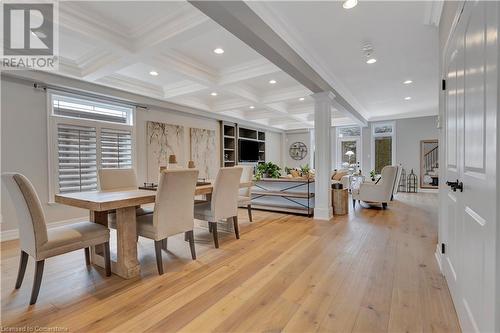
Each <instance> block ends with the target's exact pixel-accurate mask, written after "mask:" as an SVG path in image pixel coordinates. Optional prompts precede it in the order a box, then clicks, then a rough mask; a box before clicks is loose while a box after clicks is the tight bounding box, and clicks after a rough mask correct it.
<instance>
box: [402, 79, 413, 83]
mask: <svg viewBox="0 0 500 333" xmlns="http://www.w3.org/2000/svg"><path fill="white" fill-rule="evenodd" d="M410 83H413V81H412V80H406V81H405V82H403V84H410Z"/></svg>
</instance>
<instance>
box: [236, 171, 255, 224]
mask: <svg viewBox="0 0 500 333" xmlns="http://www.w3.org/2000/svg"><path fill="white" fill-rule="evenodd" d="M242 169H243V170H242V172H241V179H240V181H241V182H242V183H249V182H252V180H253V166H248V165H247V166H243V167H242ZM238 207H245V208H246V209H247V210H248V219H249V220H250V222H252V186H248V187H244V188H240V190H239V196H238Z"/></svg>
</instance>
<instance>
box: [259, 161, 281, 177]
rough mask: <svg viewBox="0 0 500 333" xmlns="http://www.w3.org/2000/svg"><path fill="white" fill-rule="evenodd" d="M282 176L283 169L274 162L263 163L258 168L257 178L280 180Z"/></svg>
mask: <svg viewBox="0 0 500 333" xmlns="http://www.w3.org/2000/svg"><path fill="white" fill-rule="evenodd" d="M280 176H281V168H280V167H279V166H278V165H276V164H274V163H273V162H268V163H262V164H259V165H258V166H257V172H256V173H255V178H256V179H257V180H259V179H262V178H279V177H280Z"/></svg>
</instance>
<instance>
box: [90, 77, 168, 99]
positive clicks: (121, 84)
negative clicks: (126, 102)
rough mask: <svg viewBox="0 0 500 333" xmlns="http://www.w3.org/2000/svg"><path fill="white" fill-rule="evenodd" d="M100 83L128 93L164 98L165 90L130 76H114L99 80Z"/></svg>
mask: <svg viewBox="0 0 500 333" xmlns="http://www.w3.org/2000/svg"><path fill="white" fill-rule="evenodd" d="M97 82H98V83H101V84H104V85H107V86H111V87H114V88H118V89H123V90H126V91H133V92H135V93H138V94H142V95H145V96H150V97H154V98H158V97H163V89H162V87H160V86H157V85H154V84H150V83H146V82H144V81H141V80H136V79H132V78H130V77H128V76H123V75H119V74H114V75H110V76H106V77H103V78H100V79H99V80H97Z"/></svg>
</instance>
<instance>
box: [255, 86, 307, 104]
mask: <svg viewBox="0 0 500 333" xmlns="http://www.w3.org/2000/svg"><path fill="white" fill-rule="evenodd" d="M310 94H311V91H310V90H309V89H307V88H305V87H303V86H301V85H296V86H295V87H291V88H286V89H281V90H279V91H276V92H272V93H269V94H267V95H266V96H264V98H263V99H262V102H263V103H266V104H267V103H275V102H283V101H289V100H298V99H299V98H300V97H305V96H309V95H310Z"/></svg>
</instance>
